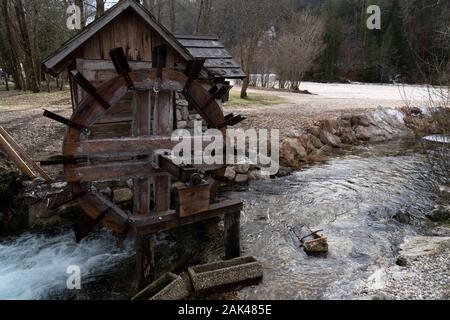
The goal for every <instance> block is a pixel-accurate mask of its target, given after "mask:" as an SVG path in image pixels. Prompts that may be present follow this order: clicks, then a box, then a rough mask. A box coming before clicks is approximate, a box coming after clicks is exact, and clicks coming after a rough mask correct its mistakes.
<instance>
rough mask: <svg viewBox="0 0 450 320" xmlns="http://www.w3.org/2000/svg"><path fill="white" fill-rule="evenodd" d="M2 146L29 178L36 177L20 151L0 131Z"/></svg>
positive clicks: (0, 144)
mask: <svg viewBox="0 0 450 320" xmlns="http://www.w3.org/2000/svg"><path fill="white" fill-rule="evenodd" d="M0 146H2V147H3V149H4V150H5V151H6V153H7V154H8V155H9V157H10V158H11V160H12V161H13V162H14V163H15V164H16V165H17V167H18V168H19V169H20V171H22V172H23V173H24V174H25V175H26V176H27V177H28V178H30V179H35V178H36V175H35V174H34V172H33V171H31V169H30V167H29V166H28V165H27V164H26V163H25V161H24V160H23V159H22V158H21V157H20V155H19V154H18V152H17V151H16V150H15V149H14V148H13V146H11V144H10V143H9V142H8V140H7V139H6V137H4V136H3V134H1V133H0Z"/></svg>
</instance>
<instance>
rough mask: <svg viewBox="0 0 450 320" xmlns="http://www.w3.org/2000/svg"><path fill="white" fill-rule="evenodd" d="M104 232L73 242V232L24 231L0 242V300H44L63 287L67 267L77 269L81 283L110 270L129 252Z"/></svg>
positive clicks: (65, 280)
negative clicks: (28, 232) (29, 232)
mask: <svg viewBox="0 0 450 320" xmlns="http://www.w3.org/2000/svg"><path fill="white" fill-rule="evenodd" d="M131 246H132V244H131V242H129V243H126V244H125V246H124V248H123V249H118V248H117V247H116V241H115V238H114V237H113V236H112V235H111V234H110V233H107V232H102V233H99V234H96V236H95V237H92V239H88V240H84V241H82V243H80V244H76V243H75V240H74V235H73V232H71V231H65V232H62V233H61V234H58V235H54V236H44V235H36V234H24V235H21V236H20V237H18V238H14V239H9V240H5V241H3V242H0V300H10V299H14V300H35V299H46V298H48V297H49V295H51V294H53V295H58V294H61V293H64V291H65V290H66V282H67V279H68V276H69V275H68V274H66V271H67V268H68V267H69V266H72V265H77V266H79V267H80V269H81V278H82V285H83V284H86V283H88V282H90V281H93V280H94V279H95V278H96V277H98V276H101V275H102V274H105V273H107V272H108V271H111V270H113V269H114V268H115V267H116V266H117V265H118V264H119V263H121V262H122V261H124V260H126V259H128V258H129V257H130V256H131V255H132V254H133V250H131Z"/></svg>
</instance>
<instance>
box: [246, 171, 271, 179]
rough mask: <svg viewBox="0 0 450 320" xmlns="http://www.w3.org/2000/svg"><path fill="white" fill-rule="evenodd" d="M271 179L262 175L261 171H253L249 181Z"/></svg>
mask: <svg viewBox="0 0 450 320" xmlns="http://www.w3.org/2000/svg"><path fill="white" fill-rule="evenodd" d="M269 178H270V177H269V176H267V175H263V174H262V173H261V170H252V171H250V172H249V173H248V179H249V180H265V179H269Z"/></svg>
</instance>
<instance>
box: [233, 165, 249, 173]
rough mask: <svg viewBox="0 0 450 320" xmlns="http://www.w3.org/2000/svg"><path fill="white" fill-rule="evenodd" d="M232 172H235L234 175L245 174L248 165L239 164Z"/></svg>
mask: <svg viewBox="0 0 450 320" xmlns="http://www.w3.org/2000/svg"><path fill="white" fill-rule="evenodd" d="M234 170H235V171H236V173H239V174H247V173H248V171H249V170H250V165H249V164H239V165H237V166H235V167H234Z"/></svg>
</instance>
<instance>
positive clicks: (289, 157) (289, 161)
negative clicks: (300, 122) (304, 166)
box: [280, 138, 307, 168]
mask: <svg viewBox="0 0 450 320" xmlns="http://www.w3.org/2000/svg"><path fill="white" fill-rule="evenodd" d="M306 157H307V153H306V149H305V148H304V147H303V145H302V143H301V142H300V141H299V140H298V139H295V138H288V139H285V140H284V141H283V142H282V143H281V147H280V163H281V165H282V166H284V167H292V168H300V167H301V163H302V162H304V161H305V159H306Z"/></svg>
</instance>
